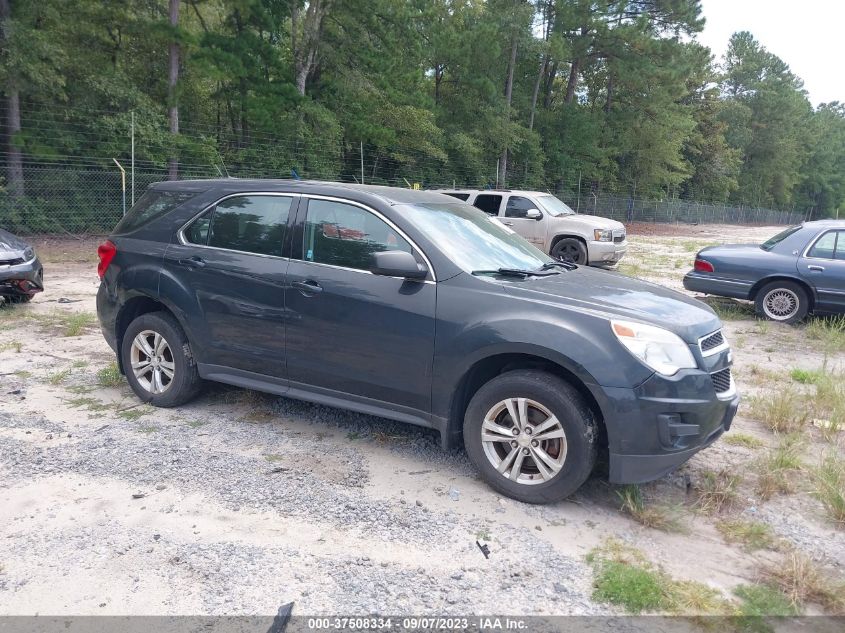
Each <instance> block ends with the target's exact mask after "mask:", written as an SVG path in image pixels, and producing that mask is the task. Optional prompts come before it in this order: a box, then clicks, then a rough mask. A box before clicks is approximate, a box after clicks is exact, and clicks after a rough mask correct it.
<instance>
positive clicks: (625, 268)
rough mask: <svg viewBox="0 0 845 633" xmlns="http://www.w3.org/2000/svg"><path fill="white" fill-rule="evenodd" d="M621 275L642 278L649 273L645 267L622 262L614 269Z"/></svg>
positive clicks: (635, 263) (634, 263)
mask: <svg viewBox="0 0 845 633" xmlns="http://www.w3.org/2000/svg"><path fill="white" fill-rule="evenodd" d="M616 270H618V271H619V272H620V273H622V274H623V275H627V276H628V277H644V276H645V275H647V274H648V273H649V272H651V271H650V270H649V269H648V268H646V267H645V266H642V265H641V264H639V263H637V262H633V261H624V262H621V263H620V264H619V267H618V268H617V269H616Z"/></svg>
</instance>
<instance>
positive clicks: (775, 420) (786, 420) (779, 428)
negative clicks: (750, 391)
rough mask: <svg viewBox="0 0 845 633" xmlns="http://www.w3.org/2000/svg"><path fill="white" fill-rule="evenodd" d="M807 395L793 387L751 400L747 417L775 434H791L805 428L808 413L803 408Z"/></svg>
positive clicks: (808, 417)
mask: <svg viewBox="0 0 845 633" xmlns="http://www.w3.org/2000/svg"><path fill="white" fill-rule="evenodd" d="M806 401H807V395H806V394H805V393H801V392H799V391H798V390H796V389H795V388H794V387H785V388H783V389H779V390H778V391H777V392H776V393H771V394H768V395H765V396H754V397H752V398H751V403H750V404H751V406H750V409H749V411H748V415H749V416H750V417H752V418H754V419H755V420H759V421H760V422H763V423H764V424H765V425H766V426H768V427H769V428H770V429H771V430H772V431H774V432H775V433H792V432H794V431H800V430H802V429H804V427H806V426H807V423H808V422H809V419H810V411H809V410H807V409H806V408H805V406H804V403H805V402H806Z"/></svg>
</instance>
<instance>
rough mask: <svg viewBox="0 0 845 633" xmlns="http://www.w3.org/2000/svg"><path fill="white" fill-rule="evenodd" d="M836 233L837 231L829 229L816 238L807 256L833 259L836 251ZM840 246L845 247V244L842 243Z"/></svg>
mask: <svg viewBox="0 0 845 633" xmlns="http://www.w3.org/2000/svg"><path fill="white" fill-rule="evenodd" d="M836 235H837V232H836V231H828V232H827V233H825V234H824V235H822V236H821V237H820V238H819V239H817V240H816V243H815V244H813V247H812V248H811V249H810V252H809V253H807V256H808V257H820V258H822V259H833V255H834V253H835V252H836ZM839 248H842V249H845V244H842V245H840V247H839Z"/></svg>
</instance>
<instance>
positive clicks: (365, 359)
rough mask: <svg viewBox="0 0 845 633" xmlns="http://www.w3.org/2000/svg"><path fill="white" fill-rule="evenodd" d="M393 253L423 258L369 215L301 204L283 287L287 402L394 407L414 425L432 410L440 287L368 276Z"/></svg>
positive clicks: (329, 204) (338, 204) (354, 207)
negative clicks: (375, 261)
mask: <svg viewBox="0 0 845 633" xmlns="http://www.w3.org/2000/svg"><path fill="white" fill-rule="evenodd" d="M390 250H403V251H406V252H409V253H412V254H414V256H415V257H417V258H418V259H419V260H420V261H423V260H422V254H421V252H420V251H419V250H418V249H417V248H415V247H414V246H413V245H411V243H410V242H409V240H408V239H407V238H406V237H405V236H404V235H403V233H402V232H401V231H400V230H399V229H398V228H397V227H396V226H395V225H394V224H392V223H390V222H388V221H387V220H386V219H385V218H384V217H383V216H381V215H380V214H378V213H377V212H375V211H374V210H373V209H370V208H368V207H365V206H363V205H360V204H357V203H353V202H350V201H343V200H337V199H329V198H326V199H323V198H317V197H309V198H305V197H304V198H303V202H302V205H301V207H300V210H299V213H298V219H297V223H296V229H295V234H294V245H293V249H292V259H291V263H290V268H289V269H288V283H287V286H286V297H287V298H286V306H287V310H288V312H289V314H290V319H289V321H288V323H289V325H288V330H287V356H288V375H289V379H290V393H291V395H294V396H296V395H302V396H304V397H308V394H318V395H319V396H321V398H319V399H321V401H324V402H328V403H332V399H333V398H339V399H341V400H342V402H341V403H339V404H342V403H346V402H348V401H350V400H351V401H355V402H359V403H362V404H367V405H372V406H376V407H384V406H388V407H389V408H390V410H392V411H394V412H405V413H406V414H407V415H408V416H410V417H413V418H414V419H416V420H417V421H418V419H419V417H420V414H421V412H422V413H426V414H427V413H428V412H429V411H430V404H431V364H432V361H433V355H434V319H435V313H434V310H435V298H436V285H435V284H434V281H433V277H430V278H429V279H428V280H426V281H406V280H405V279H402V278H397V277H388V276H384V275H374V274H372V273H370V272H369V268H370V266H371V263H372V254H373V253H375V252H381V251H390ZM429 270H431V267H430V265H429ZM297 390H299V391H300V392H302V393H300V394H297ZM409 421H410V420H409Z"/></svg>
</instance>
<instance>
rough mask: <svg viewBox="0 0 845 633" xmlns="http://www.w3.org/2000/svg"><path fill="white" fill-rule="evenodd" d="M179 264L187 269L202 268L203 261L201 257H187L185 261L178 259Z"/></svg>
mask: <svg viewBox="0 0 845 633" xmlns="http://www.w3.org/2000/svg"><path fill="white" fill-rule="evenodd" d="M179 263H180V264H182V265H183V266H187V267H188V268H203V267H204V266H205V260H204V259H203V258H202V257H196V256H195V257H189V258H187V259H180V260H179Z"/></svg>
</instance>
